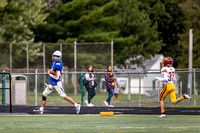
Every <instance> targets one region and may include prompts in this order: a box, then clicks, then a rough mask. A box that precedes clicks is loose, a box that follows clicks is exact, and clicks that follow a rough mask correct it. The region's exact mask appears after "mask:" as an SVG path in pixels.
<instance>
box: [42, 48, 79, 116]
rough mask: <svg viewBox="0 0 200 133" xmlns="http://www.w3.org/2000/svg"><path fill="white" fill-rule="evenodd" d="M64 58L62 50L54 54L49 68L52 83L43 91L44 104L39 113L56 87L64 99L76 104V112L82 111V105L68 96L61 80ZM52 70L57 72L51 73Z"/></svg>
mask: <svg viewBox="0 0 200 133" xmlns="http://www.w3.org/2000/svg"><path fill="white" fill-rule="evenodd" d="M61 58H62V53H61V52H60V51H55V52H54V53H53V54H52V60H53V61H54V62H53V64H52V68H51V70H48V75H49V76H50V83H49V85H47V87H46V88H45V90H44V92H43V93H42V104H41V107H40V109H39V113H40V114H43V112H44V106H45V104H46V97H47V96H48V95H49V94H51V93H52V92H53V90H54V89H55V90H56V91H57V92H58V94H59V95H60V96H61V97H62V98H63V99H64V100H67V101H69V102H70V103H72V104H74V106H75V109H76V113H77V114H78V113H79V112H80V108H81V105H80V104H77V103H76V102H75V101H74V100H73V99H72V98H70V97H68V96H67V95H66V93H65V91H64V89H63V87H62V83H61V81H60V76H61V72H62V68H63V67H62V63H61V62H60V60H61ZM51 71H54V72H55V74H51Z"/></svg>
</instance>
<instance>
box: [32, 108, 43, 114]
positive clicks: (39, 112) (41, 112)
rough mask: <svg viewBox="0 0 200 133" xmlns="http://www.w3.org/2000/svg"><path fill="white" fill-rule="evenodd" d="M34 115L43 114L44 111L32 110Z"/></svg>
mask: <svg viewBox="0 0 200 133" xmlns="http://www.w3.org/2000/svg"><path fill="white" fill-rule="evenodd" d="M33 111H34V112H35V113H38V114H41V115H42V114H43V113H44V110H41V109H37V110H33Z"/></svg>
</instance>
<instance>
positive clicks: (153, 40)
mask: <svg viewBox="0 0 200 133" xmlns="http://www.w3.org/2000/svg"><path fill="white" fill-rule="evenodd" d="M140 6H141V3H140V2H138V1H137V0H123V1H119V13H118V14H119V17H118V18H119V20H120V22H119V31H120V32H119V35H118V38H116V39H114V41H115V42H116V45H115V61H116V63H119V64H120V65H125V61H126V59H128V58H130V57H131V58H132V61H131V63H132V64H138V65H141V63H142V61H144V60H146V59H149V58H150V56H151V55H155V54H156V53H157V52H159V51H160V49H161V47H162V46H163V45H164V44H163V43H162V41H161V40H159V39H158V36H159V33H158V32H157V31H156V28H157V27H156V25H151V21H150V19H149V16H148V14H147V13H146V12H144V11H140V9H139V7H140ZM138 56H140V58H138Z"/></svg>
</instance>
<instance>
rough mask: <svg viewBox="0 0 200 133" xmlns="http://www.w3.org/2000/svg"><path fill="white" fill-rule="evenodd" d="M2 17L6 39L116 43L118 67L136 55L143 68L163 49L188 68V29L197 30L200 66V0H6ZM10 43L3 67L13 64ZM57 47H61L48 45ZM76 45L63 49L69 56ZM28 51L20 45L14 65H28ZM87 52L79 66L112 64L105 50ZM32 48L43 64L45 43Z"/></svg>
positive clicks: (4, 48) (0, 32)
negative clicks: (55, 0) (144, 63)
mask: <svg viewBox="0 0 200 133" xmlns="http://www.w3.org/2000/svg"><path fill="white" fill-rule="evenodd" d="M0 16H1V17H0V42H55V43H73V42H74V41H77V42H111V41H114V65H117V66H119V67H123V66H126V67H128V66H127V64H126V60H127V59H129V58H132V59H133V60H132V61H131V63H130V64H137V65H138V66H141V65H142V62H143V61H144V60H146V59H150V58H151V57H152V56H154V55H155V54H157V53H161V54H164V56H171V57H172V58H173V59H174V66H175V67H177V68H187V67H188V42H189V40H188V38H189V35H188V32H189V29H190V28H192V29H193V34H194V44H193V45H194V46H193V48H194V49H193V67H196V68H197V67H200V61H199V60H200V56H199V54H200V53H199V50H200V46H199V45H198V42H199V41H200V37H199V36H198V35H199V34H198V33H199V32H200V29H199V27H200V24H199V19H200V17H199V16H200V2H199V1H198V0H170V1H166V0H60V1H58V2H54V4H53V5H51V6H49V5H47V4H45V3H44V1H43V2H42V1H40V0H37V1H35V0H26V1H24V0H1V1H0ZM8 47H9V46H8V45H0V49H1V53H0V56H1V57H4V58H3V59H2V61H1V64H0V67H9V66H8V65H5V64H6V63H7V62H9V56H8V54H7V53H9V51H8V50H9V48H8ZM53 49H55V46H52V45H51V46H48V47H47V50H49V51H51V50H53ZM72 49H73V48H72V47H66V48H64V49H63V51H66V53H67V54H68V53H69V51H70V50H72ZM25 50H26V46H17V45H16V46H15V48H14V50H13V54H14V55H15V56H14V59H13V60H15V61H17V62H18V63H16V64H14V68H23V67H26V66H24V65H23V62H24V61H25V59H26V56H25V55H24V51H25ZM87 50H88V51H89V52H90V54H88V51H87ZM72 51H73V50H72ZM82 51H83V53H82V55H81V56H78V60H79V61H80V62H82V64H80V66H79V68H84V66H85V64H84V63H83V62H87V63H88V62H91V61H92V64H94V67H96V68H104V65H106V64H109V61H108V57H109V54H108V56H104V57H102V56H101V53H103V52H105V48H99V46H95V47H93V48H92V50H91V49H89V48H88V49H84V50H82ZM84 51H87V52H85V53H84ZM97 51H98V52H97ZM29 52H30V54H29V56H30V63H31V64H32V65H31V67H32V68H35V67H40V66H38V65H35V64H41V63H38V62H40V61H42V60H40V58H39V57H41V56H42V46H40V45H30V48H29ZM107 53H109V51H108V52H107ZM67 54H66V56H67V58H65V59H64V60H66V61H65V62H67V63H66V64H65V65H66V66H67V67H69V68H73V65H72V64H73V58H72V56H73V54H68V55H67ZM105 54H106V53H105ZM138 57H140V58H138ZM49 58H51V57H49ZM102 62H104V63H102Z"/></svg>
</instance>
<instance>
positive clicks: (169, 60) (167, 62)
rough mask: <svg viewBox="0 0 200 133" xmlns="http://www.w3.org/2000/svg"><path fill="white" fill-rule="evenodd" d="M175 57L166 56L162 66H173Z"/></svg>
mask: <svg viewBox="0 0 200 133" xmlns="http://www.w3.org/2000/svg"><path fill="white" fill-rule="evenodd" d="M172 64H173V59H172V58H171V57H165V59H164V60H163V61H162V67H163V66H164V67H165V66H172Z"/></svg>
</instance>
